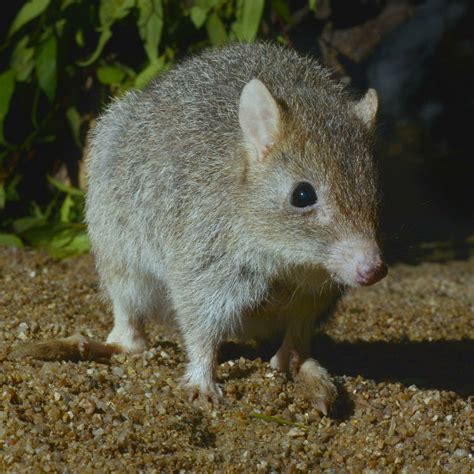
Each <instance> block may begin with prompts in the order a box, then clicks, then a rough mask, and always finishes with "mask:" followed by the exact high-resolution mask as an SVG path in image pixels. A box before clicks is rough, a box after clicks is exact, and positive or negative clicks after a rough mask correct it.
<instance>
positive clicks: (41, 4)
mask: <svg viewBox="0 0 474 474" xmlns="http://www.w3.org/2000/svg"><path fill="white" fill-rule="evenodd" d="M49 3H50V0H30V1H29V2H28V3H25V5H23V6H22V7H21V9H20V11H19V12H18V14H17V15H16V17H15V19H14V20H13V23H12V25H11V26H10V30H9V31H8V36H11V35H12V34H13V33H15V32H16V31H18V30H19V29H20V28H21V27H22V26H23V25H26V24H27V23H28V22H30V21H31V20H33V19H34V18H36V17H37V16H39V15H41V13H43V12H44V11H45V10H46V8H48V5H49Z"/></svg>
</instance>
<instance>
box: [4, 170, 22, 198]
mask: <svg viewBox="0 0 474 474" xmlns="http://www.w3.org/2000/svg"><path fill="white" fill-rule="evenodd" d="M22 178H23V176H22V175H20V174H16V175H14V176H13V178H12V179H11V181H10V182H9V183H8V184H7V186H6V188H5V193H6V195H5V198H6V201H12V202H18V201H19V200H20V194H19V193H18V189H17V186H18V184H19V183H20V181H21V180H22Z"/></svg>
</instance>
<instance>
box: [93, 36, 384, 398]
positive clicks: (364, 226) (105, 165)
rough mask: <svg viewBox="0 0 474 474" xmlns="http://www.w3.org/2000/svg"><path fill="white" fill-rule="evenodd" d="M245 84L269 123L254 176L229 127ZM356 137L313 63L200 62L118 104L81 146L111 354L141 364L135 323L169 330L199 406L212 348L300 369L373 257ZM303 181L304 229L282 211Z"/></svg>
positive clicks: (210, 371) (363, 147)
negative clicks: (252, 341)
mask: <svg viewBox="0 0 474 474" xmlns="http://www.w3.org/2000/svg"><path fill="white" fill-rule="evenodd" d="M253 78H258V79H259V80H260V81H261V82H262V83H263V84H264V85H265V86H266V87H267V89H268V90H269V91H270V93H271V95H272V96H273V98H274V99H275V101H276V102H277V104H278V108H279V110H280V113H281V127H280V133H279V136H278V139H277V140H276V141H275V143H274V145H273V146H272V148H271V150H270V153H269V156H267V157H266V158H265V159H263V160H255V159H254V158H253V157H251V156H250V152H249V150H248V146H247V145H246V142H245V137H244V136H243V132H242V129H241V128H240V127H239V100H240V95H241V92H242V89H243V87H244V86H245V85H246V84H247V83H249V81H251V80H252V79H253ZM375 97H376V96H375ZM369 105H370V106H369V107H359V109H360V110H372V109H373V107H372V105H373V104H369ZM371 107H372V108H371ZM369 118H370V119H371V118H373V117H369ZM368 121H369V120H365V118H363V119H362V120H361V118H359V117H358V116H357V109H356V108H355V103H354V102H353V101H352V100H351V99H350V98H349V97H348V96H347V94H346V93H345V92H344V91H343V89H342V87H341V86H340V85H339V84H338V83H337V82H335V81H334V80H332V79H331V77H330V74H329V73H328V72H327V71H326V70H325V69H324V68H322V67H321V66H320V65H319V64H318V63H317V62H316V61H314V60H312V59H309V58H303V57H301V56H300V55H298V54H297V53H296V52H294V51H290V50H287V49H284V48H282V47H279V46H274V45H270V44H252V45H232V46H228V47H225V48H223V49H217V50H211V51H208V52H205V53H204V54H202V55H201V56H197V57H194V58H191V59H189V60H186V61H184V62H183V63H181V64H180V65H178V66H177V67H175V68H174V69H172V70H171V71H169V72H168V73H166V74H165V75H163V76H161V77H159V78H157V79H156V80H155V81H153V82H152V83H151V84H150V85H149V86H148V87H147V88H146V89H145V90H144V91H143V92H129V93H127V94H125V96H123V97H122V98H120V99H118V100H115V101H114V102H113V103H112V104H111V105H110V106H109V107H108V109H107V110H106V112H105V113H104V114H103V116H102V117H101V118H100V119H99V120H98V123H97V126H96V128H95V129H94V130H93V131H92V132H91V136H90V149H89V156H90V159H89V163H88V178H89V187H88V193H87V223H88V226H89V234H90V238H91V242H92V246H93V250H94V253H95V256H96V262H97V269H98V272H99V274H100V277H101V281H102V283H103V285H104V287H105V289H106V290H107V292H108V294H109V296H110V298H111V300H112V303H113V306H114V312H115V318H116V324H115V328H114V330H113V331H112V333H111V335H110V336H109V342H115V343H118V344H121V345H122V347H123V348H124V350H129V351H138V350H141V349H143V347H144V334H143V329H142V320H143V318H145V317H147V316H154V315H158V314H159V315H160V316H161V317H164V315H165V314H171V315H172V317H173V318H174V319H175V320H176V321H177V323H178V324H179V326H180V328H181V331H182V334H183V337H184V341H185V344H186V348H187V351H188V356H189V366H188V371H187V374H186V377H185V380H186V382H187V383H188V385H189V386H190V387H197V389H198V390H199V391H200V392H201V393H205V394H215V393H217V392H218V391H219V389H218V388H217V386H216V385H215V383H214V368H215V353H216V349H217V346H218V344H219V342H221V341H222V340H223V339H224V338H227V337H230V336H238V337H253V336H262V335H263V336H264V335H269V334H271V333H273V332H275V331H277V332H278V331H279V332H282V333H285V334H286V338H285V341H286V346H285V344H284V346H285V347H286V349H285V347H284V346H282V353H281V354H280V356H281V357H280V359H281V361H280V360H276V359H275V358H274V360H275V361H276V362H275V364H274V365H275V366H277V367H279V368H283V369H284V370H286V369H287V368H288V362H287V358H288V357H289V355H288V354H287V352H288V351H290V352H291V351H292V350H293V349H298V350H299V352H300V353H301V354H302V356H303V359H304V358H305V357H307V356H308V355H309V354H308V353H307V352H308V351H309V346H308V341H309V334H310V332H311V327H312V324H313V321H314V320H315V319H317V318H318V315H319V314H320V313H322V312H324V310H325V309H326V308H327V307H329V306H330V305H331V303H332V302H333V301H334V299H336V298H337V297H338V295H339V294H340V292H341V285H340V283H343V284H344V283H349V284H351V283H350V282H348V281H346V280H347V278H345V277H344V275H346V274H345V273H344V272H346V273H347V272H351V271H353V269H352V267H351V268H349V270H347V269H346V268H345V267H344V270H339V269H340V268H342V267H341V265H342V266H344V265H346V260H347V259H351V258H353V254H355V253H357V252H364V251H365V250H360V248H362V247H364V245H365V247H364V248H368V247H367V246H370V245H372V246H373V248H376V250H374V252H375V253H377V252H378V247H377V246H376V244H375V243H374V242H375V238H376V225H377V185H376V173H375V170H374V166H373V162H372V156H371V143H372V130H371V128H370V127H368V126H367V125H366V124H365V123H364V122H368ZM303 180H304V181H309V182H311V183H314V184H315V189H316V191H317V193H318V197H319V201H318V206H319V207H318V209H317V211H316V212H315V213H314V212H313V213H309V214H308V213H306V214H301V213H298V212H295V210H294V209H292V208H291V206H290V205H289V198H288V196H289V195H290V194H291V191H292V188H293V186H294V185H295V184H296V183H297V182H299V181H303ZM348 242H349V243H348ZM353 242H363V244H361V246H362V247H361V246H359V247H360V248H359V247H357V245H359V244H357V245H356V247H357V248H351V246H352V247H354V245H355V244H354V245H353ZM371 248H372V247H371ZM374 252H372V253H373V254H374ZM371 255H372V254H371ZM374 255H375V254H374ZM377 255H378V254H377ZM354 258H355V257H354ZM361 258H362V257H361ZM367 258H368V257H367ZM374 258H375V257H374ZM359 263H360V262H359ZM354 265H356V264H354ZM341 275H342V276H341ZM295 312H296V313H298V314H294V313H295ZM268 318H272V319H271V320H269V319H268ZM288 341H289V342H288ZM295 345H301V347H299V348H298V347H294V346H295ZM279 352H280V351H279ZM283 353H284V354H283ZM282 354H283V356H282ZM277 355H278V354H277ZM277 355H276V356H275V357H277ZM277 359H278V358H277ZM320 373H324V371H319V372H318V374H320ZM318 377H320V375H318ZM331 386H332V384H331ZM332 392H333V391H332ZM332 392H331V394H330V395H328V397H333V396H334V393H332ZM323 398H324V397H323ZM326 398H327V397H326ZM331 401H332V400H331ZM328 403H329V402H328Z"/></svg>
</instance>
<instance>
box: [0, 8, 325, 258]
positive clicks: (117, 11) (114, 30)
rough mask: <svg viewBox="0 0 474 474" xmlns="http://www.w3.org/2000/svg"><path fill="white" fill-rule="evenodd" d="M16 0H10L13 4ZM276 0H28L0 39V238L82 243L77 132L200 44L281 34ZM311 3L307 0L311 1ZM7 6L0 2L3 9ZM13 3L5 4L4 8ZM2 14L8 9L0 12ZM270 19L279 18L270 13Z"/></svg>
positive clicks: (63, 250) (49, 246)
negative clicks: (62, 173) (112, 100)
mask: <svg viewBox="0 0 474 474" xmlns="http://www.w3.org/2000/svg"><path fill="white" fill-rule="evenodd" d="M13 3H15V2H13ZM289 3H290V2H289V1H285V0H272V1H270V0H267V1H266V2H265V0H100V1H99V0H28V1H26V2H24V3H23V6H21V7H20V8H18V7H13V8H16V10H15V11H12V12H10V13H11V14H10V16H11V21H10V24H9V25H8V28H7V29H6V30H5V31H6V34H5V37H4V38H0V41H2V42H1V43H0V210H1V212H2V216H1V218H0V244H8V245H17V246H21V245H23V244H25V243H26V244H29V245H34V246H41V247H44V248H45V249H46V250H48V251H49V252H50V253H52V254H53V255H55V256H58V257H64V256H68V255H71V254H75V253H79V252H82V251H84V250H86V249H87V248H88V244H87V237H86V234H85V229H84V224H83V222H82V219H83V206H84V199H83V193H82V191H79V190H78V189H77V188H76V187H73V186H69V185H65V184H64V183H63V182H61V181H58V180H57V179H53V178H47V176H48V175H50V176H51V175H52V176H54V175H55V173H56V172H58V170H61V169H64V168H65V167H66V168H67V170H68V172H69V177H70V178H71V179H70V181H71V182H72V183H74V184H75V185H76V186H77V184H78V172H77V170H78V163H79V159H80V157H81V150H82V148H83V147H84V145H85V138H84V137H85V132H86V131H87V129H88V128H89V127H90V126H91V122H92V121H93V117H94V116H96V115H97V113H99V111H100V106H101V105H103V104H104V103H106V102H107V100H108V97H109V96H111V95H119V94H122V93H123V92H124V91H126V90H127V89H130V88H142V87H144V86H145V85H146V83H147V82H148V81H149V80H150V78H151V77H153V76H154V75H156V74H158V73H160V72H163V71H165V70H166V69H167V68H168V67H169V66H170V65H171V64H172V63H173V62H174V61H175V60H176V58H178V57H179V56H181V55H182V54H185V53H191V52H194V51H195V50H198V49H200V48H202V47H204V46H207V45H221V44H224V43H226V42H228V41H253V40H254V39H255V38H256V37H257V35H258V34H259V29H260V28H261V26H262V23H264V24H265V25H266V28H265V31H266V36H269V37H273V38H277V39H279V40H282V37H281V35H280V33H281V31H280V30H279V29H278V27H276V26H275V24H279V25H281V24H282V23H288V22H289V21H291V20H290V16H289V6H288V5H289ZM308 5H309V7H310V8H311V9H312V10H314V9H315V8H316V1H315V0H310V1H309V3H308ZM5 8H7V7H4V9H5ZM10 8H12V7H10ZM4 14H5V15H7V16H8V11H7V12H6V13H5V12H4ZM276 20H278V21H276Z"/></svg>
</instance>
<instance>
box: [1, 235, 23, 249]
mask: <svg viewBox="0 0 474 474" xmlns="http://www.w3.org/2000/svg"><path fill="white" fill-rule="evenodd" d="M0 245H6V246H9V247H23V242H22V241H21V239H20V238H19V237H17V236H16V235H15V234H0Z"/></svg>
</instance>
